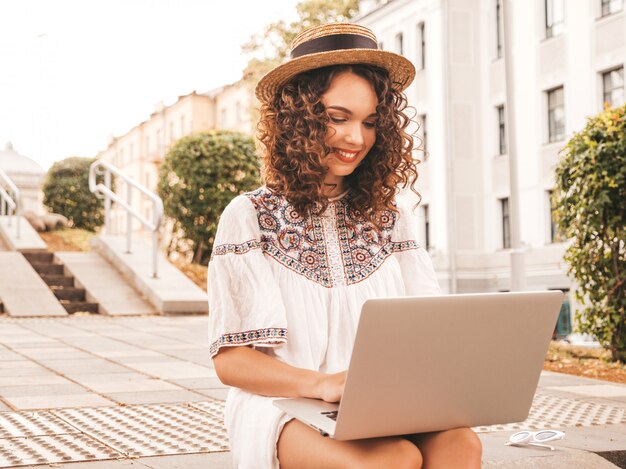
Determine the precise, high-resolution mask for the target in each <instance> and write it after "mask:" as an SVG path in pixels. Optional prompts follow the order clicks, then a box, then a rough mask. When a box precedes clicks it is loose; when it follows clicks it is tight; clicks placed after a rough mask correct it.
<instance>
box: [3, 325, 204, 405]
mask: <svg viewBox="0 0 626 469" xmlns="http://www.w3.org/2000/svg"><path fill="white" fill-rule="evenodd" d="M148 317H150V316H148ZM129 318H132V319H134V318H136V316H131V317H129ZM15 319H24V318H15ZM26 319H28V318H26ZM46 319H47V318H46ZM125 319H126V318H125ZM21 327H23V328H24V329H26V330H28V331H30V332H33V333H35V334H39V335H41V336H42V337H46V338H49V339H55V340H57V341H58V342H59V343H61V344H63V345H66V346H68V347H71V348H74V349H76V350H79V351H81V352H84V353H87V354H89V355H91V356H93V357H94V358H98V359H101V360H105V361H107V362H109V363H111V364H113V365H117V366H122V367H124V368H127V369H128V370H129V371H130V372H134V373H139V374H142V375H144V376H146V377H147V378H150V379H156V380H160V381H164V382H167V383H169V384H172V385H174V386H177V387H180V388H182V389H185V390H186V391H189V392H193V393H194V394H198V393H197V392H196V391H195V390H194V389H192V388H188V387H185V386H183V385H180V384H177V383H175V382H173V381H172V379H176V378H169V379H163V378H160V377H158V376H155V375H151V374H148V373H146V372H144V371H142V370H139V369H137V368H131V367H130V366H129V365H127V364H123V363H120V362H116V361H114V360H112V359H111V358H108V357H103V356H100V355H95V354H94V353H93V352H91V351H90V350H87V349H85V348H82V347H80V346H78V345H75V344H71V343H68V342H67V341H65V340H63V339H62V338H60V337H53V336H51V335H48V334H45V333H42V332H41V331H38V330H35V329H33V328H30V327H28V324H26V325H25V326H21ZM71 327H72V328H74V329H78V330H80V331H85V329H83V328H80V327H77V326H76V325H74V324H72V325H71ZM133 330H134V331H137V332H143V331H141V330H137V329H133ZM88 332H91V331H88ZM98 335H99V336H101V337H106V338H107V339H110V340H114V341H116V342H120V343H122V344H126V345H131V346H134V347H137V345H136V344H133V343H132V342H129V341H126V340H121V339H119V338H113V337H110V336H106V335H102V334H98ZM153 335H156V336H157V337H164V336H162V335H158V334H154V333H153ZM164 338H167V339H169V337H166V336H165V337H164ZM179 342H181V343H184V342H182V341H179ZM5 346H6V344H5ZM142 348H145V349H147V350H151V351H153V352H158V353H161V354H162V355H164V356H166V357H169V358H174V359H176V360H179V361H185V360H181V359H180V358H179V357H176V356H174V355H170V354H168V353H163V352H162V351H160V350H155V349H154V348H149V347H145V346H144V347H142ZM9 349H10V350H11V351H12V352H14V353H18V354H19V355H21V356H22V357H24V358H26V359H27V360H31V361H33V362H35V363H37V364H38V365H40V366H42V367H43V368H45V369H47V370H49V371H51V372H53V373H55V374H57V375H59V376H61V377H63V378H64V379H67V380H68V381H71V382H73V383H74V384H77V385H79V386H81V387H83V388H85V389H86V390H88V391H89V392H92V393H94V394H96V395H98V396H101V397H103V398H105V399H107V400H109V401H112V402H113V403H114V404H120V403H119V402H118V401H116V400H114V399H112V398H111V397H110V396H108V395H106V394H101V393H99V392H97V391H95V390H94V389H92V388H90V387H88V386H86V385H84V384H82V383H80V382H78V381H75V380H74V379H72V378H70V377H68V376H67V375H66V374H65V373H62V372H60V371H57V370H54V369H52V368H50V367H48V366H46V365H44V364H43V363H41V362H39V361H38V360H37V359H34V358H30V357H28V356H26V355H24V354H23V353H20V352H19V351H17V350H15V349H12V348H10V347H9ZM207 356H208V350H207ZM198 366H203V365H198ZM206 368H207V370H211V368H209V367H206ZM199 395H202V396H204V395H203V394H199ZM0 399H2V397H1V396H0ZM2 401H3V403H4V399H2ZM9 407H10V408H11V409H15V407H14V406H13V405H9Z"/></svg>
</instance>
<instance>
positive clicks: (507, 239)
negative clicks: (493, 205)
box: [498, 197, 511, 249]
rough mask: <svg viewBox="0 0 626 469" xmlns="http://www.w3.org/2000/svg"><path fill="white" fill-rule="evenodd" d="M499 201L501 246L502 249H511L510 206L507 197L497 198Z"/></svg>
mask: <svg viewBox="0 0 626 469" xmlns="http://www.w3.org/2000/svg"><path fill="white" fill-rule="evenodd" d="M498 202H499V203H500V229H501V232H502V233H501V234H502V238H501V242H502V244H501V246H502V249H511V208H510V206H509V197H502V198H500V199H498Z"/></svg>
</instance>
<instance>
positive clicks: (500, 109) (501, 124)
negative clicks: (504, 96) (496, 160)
mask: <svg viewBox="0 0 626 469" xmlns="http://www.w3.org/2000/svg"><path fill="white" fill-rule="evenodd" d="M496 112H497V114H498V156H504V155H506V154H507V150H508V149H507V141H506V108H505V106H504V103H503V104H500V105H498V106H496Z"/></svg>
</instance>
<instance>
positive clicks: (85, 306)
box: [61, 300, 98, 314]
mask: <svg viewBox="0 0 626 469" xmlns="http://www.w3.org/2000/svg"><path fill="white" fill-rule="evenodd" d="M61 305H63V307H64V308H65V310H66V311H67V312H68V313H70V314H74V313H98V303H91V302H88V301H75V302H73V301H72V302H70V301H68V300H61Z"/></svg>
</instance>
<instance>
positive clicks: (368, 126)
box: [363, 122, 376, 129]
mask: <svg viewBox="0 0 626 469" xmlns="http://www.w3.org/2000/svg"><path fill="white" fill-rule="evenodd" d="M363 125H364V126H365V127H366V128H368V129H373V128H374V127H376V122H363Z"/></svg>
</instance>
